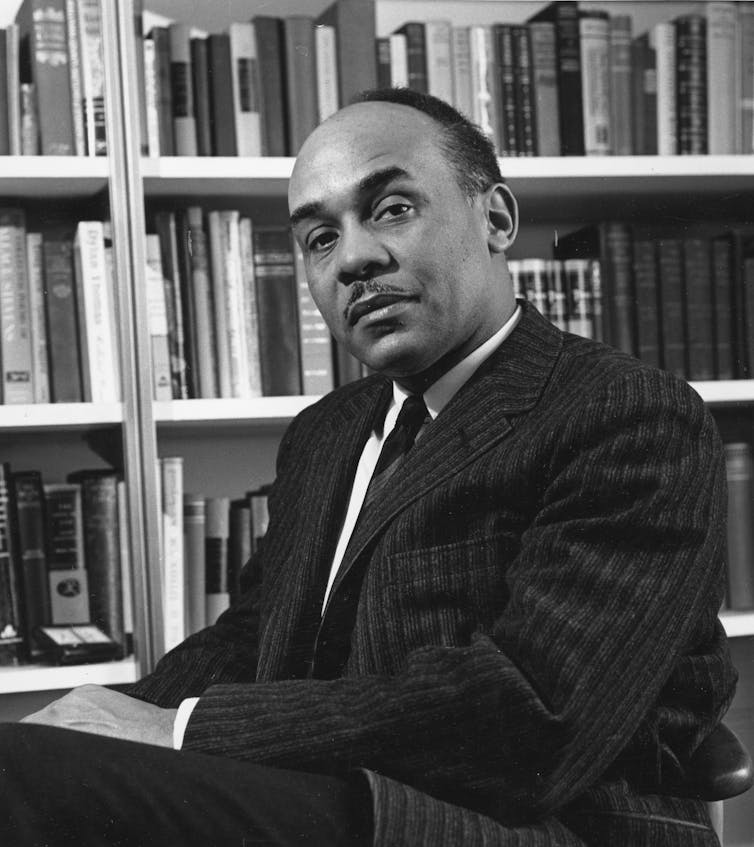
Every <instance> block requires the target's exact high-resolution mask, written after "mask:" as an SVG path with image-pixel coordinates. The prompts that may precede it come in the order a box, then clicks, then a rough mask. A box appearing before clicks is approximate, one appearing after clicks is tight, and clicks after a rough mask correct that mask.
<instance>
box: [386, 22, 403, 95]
mask: <svg viewBox="0 0 754 847" xmlns="http://www.w3.org/2000/svg"><path fill="white" fill-rule="evenodd" d="M388 38H389V39H390V85H392V86H393V88H408V45H407V43H406V36H405V35H404V34H403V33H402V32H394V33H392V34H391V35H390V36H388Z"/></svg>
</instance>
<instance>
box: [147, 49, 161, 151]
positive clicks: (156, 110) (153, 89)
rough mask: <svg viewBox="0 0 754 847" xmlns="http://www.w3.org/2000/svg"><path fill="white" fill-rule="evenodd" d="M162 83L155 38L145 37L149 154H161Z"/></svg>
mask: <svg viewBox="0 0 754 847" xmlns="http://www.w3.org/2000/svg"><path fill="white" fill-rule="evenodd" d="M159 88H160V83H159V79H158V72H157V53H156V49H155V42H154V39H153V38H145V39H144V99H145V101H146V104H145V109H146V122H147V155H148V156H159V155H160V97H159Z"/></svg>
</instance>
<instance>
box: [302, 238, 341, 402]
mask: <svg viewBox="0 0 754 847" xmlns="http://www.w3.org/2000/svg"><path fill="white" fill-rule="evenodd" d="M293 252H294V263H295V273H296V288H297V290H298V328H299V347H300V351H301V390H302V392H303V393H304V394H306V395H309V396H312V395H319V394H327V392H328V391H332V389H333V388H334V385H335V373H334V367H333V357H332V336H331V335H330V330H329V328H328V326H327V324H326V323H325V319H324V318H323V317H322V314H321V312H320V311H319V309H318V308H317V304H316V303H315V302H314V298H313V297H312V295H311V292H310V291H309V285H308V283H307V281H306V270H305V268H304V256H303V253H302V251H301V248H300V247H299V245H298V242H295V241H294V242H293Z"/></svg>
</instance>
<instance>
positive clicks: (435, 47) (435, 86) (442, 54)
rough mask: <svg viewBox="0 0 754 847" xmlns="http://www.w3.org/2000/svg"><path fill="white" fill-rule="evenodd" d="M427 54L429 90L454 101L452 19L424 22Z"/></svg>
mask: <svg viewBox="0 0 754 847" xmlns="http://www.w3.org/2000/svg"><path fill="white" fill-rule="evenodd" d="M424 43H425V49H426V56H427V90H428V91H429V93H430V94H432V95H434V96H435V97H439V98H440V99H441V100H445V101H446V102H447V103H452V102H453V68H452V65H451V62H452V47H451V27H450V21H443V20H431V21H427V22H426V23H425V24H424Z"/></svg>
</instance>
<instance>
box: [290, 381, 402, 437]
mask: <svg viewBox="0 0 754 847" xmlns="http://www.w3.org/2000/svg"><path fill="white" fill-rule="evenodd" d="M390 385H391V383H390V380H388V379H387V378H386V377H384V376H380V375H379V374H372V375H371V376H366V377H364V378H363V379H357V380H354V381H353V382H348V383H346V384H345V385H341V386H339V387H338V388H335V389H333V390H332V391H330V392H328V393H327V394H325V395H323V396H322V397H320V398H319V399H318V400H316V401H315V402H314V403H312V404H311V405H310V406H307V407H306V408H305V409H303V410H302V411H301V412H300V413H299V414H298V415H297V416H296V418H295V419H294V421H293V423H294V424H295V425H296V426H301V427H308V426H318V425H322V424H323V423H324V422H326V421H330V420H333V419H334V418H337V417H340V416H342V415H348V414H358V412H359V410H360V409H362V408H363V407H364V406H365V405H366V404H369V403H371V402H374V400H375V399H376V398H378V397H379V396H380V395H381V394H382V393H383V392H386V391H388V390H389V388H390Z"/></svg>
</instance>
